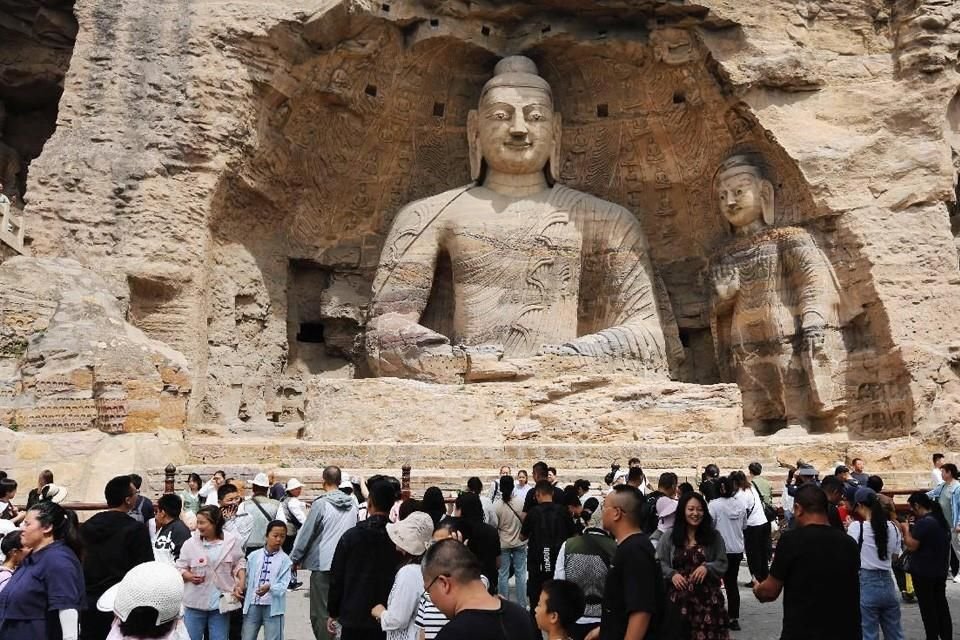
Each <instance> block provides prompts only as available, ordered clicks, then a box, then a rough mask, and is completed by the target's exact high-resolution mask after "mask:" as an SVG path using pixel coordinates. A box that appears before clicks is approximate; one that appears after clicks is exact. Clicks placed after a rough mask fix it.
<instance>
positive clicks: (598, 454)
mask: <svg viewBox="0 0 960 640" xmlns="http://www.w3.org/2000/svg"><path fill="white" fill-rule="evenodd" d="M187 444H188V454H189V459H190V461H191V463H198V464H207V465H214V466H216V465H218V464H229V463H230V462H233V461H238V460H256V461H258V462H259V463H260V464H265V465H272V466H288V467H322V466H323V465H325V464H327V463H334V464H338V465H340V466H342V467H347V468H349V467H356V468H362V467H371V466H374V465H371V462H373V461H376V465H375V466H377V467H378V468H391V469H392V468H400V467H401V466H403V465H404V464H410V465H411V466H414V467H423V468H437V469H450V470H454V469H473V468H490V467H498V466H499V464H501V463H504V464H510V465H512V466H514V467H520V466H525V465H530V464H532V463H533V462H535V461H537V460H545V461H547V462H548V463H549V464H552V465H553V466H556V467H557V468H558V469H559V468H566V469H570V468H578V469H591V468H596V469H609V465H610V463H611V462H612V461H614V460H616V461H619V462H620V463H621V464H625V463H626V461H627V460H628V459H630V458H631V457H634V456H636V457H639V458H640V459H641V460H642V461H643V464H644V467H650V468H654V469H673V468H688V469H702V468H703V466H704V465H706V464H709V463H715V464H718V465H720V467H721V468H724V467H726V468H740V467H745V466H746V465H747V464H749V463H750V462H752V461H754V460H759V461H761V462H762V461H773V460H785V459H786V460H791V459H792V460H796V459H797V457H807V458H809V457H810V456H809V455H807V456H803V455H802V454H807V453H810V454H814V455H816V456H817V457H818V458H821V459H825V460H830V461H831V462H832V461H836V460H843V459H845V458H846V457H847V453H848V450H850V449H851V448H853V446H854V445H852V444H851V443H850V442H847V441H839V440H826V441H824V442H823V443H811V442H806V443H803V444H802V445H795V444H792V443H776V442H766V441H762V440H759V439H756V440H752V441H751V442H745V443H712V442H709V441H706V440H698V441H692V442H670V443H664V442H655V443H646V442H637V443H634V444H591V443H553V444H542V443H534V442H515V443H513V442H512V443H509V444H502V443H495V444H489V445H483V444H462V445H458V444H453V445H451V444H447V443H430V442H422V443H421V442H382V443H359V444H358V443H353V442H350V443H329V442H313V441H307V440H297V439H270V440H266V439H262V438H261V439H256V438H240V437H224V438H220V437H217V438H211V437H191V438H189V439H188V443H187Z"/></svg>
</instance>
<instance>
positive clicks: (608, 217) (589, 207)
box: [366, 56, 667, 381]
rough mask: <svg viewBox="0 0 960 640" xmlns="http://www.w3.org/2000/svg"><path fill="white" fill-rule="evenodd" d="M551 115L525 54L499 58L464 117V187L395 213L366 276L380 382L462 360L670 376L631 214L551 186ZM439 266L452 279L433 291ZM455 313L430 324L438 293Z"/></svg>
mask: <svg viewBox="0 0 960 640" xmlns="http://www.w3.org/2000/svg"><path fill="white" fill-rule="evenodd" d="M560 134H561V120H560V114H559V113H557V112H556V111H555V109H554V102H553V94H552V91H551V88H550V85H549V84H548V83H547V82H546V80H544V79H543V78H542V77H541V76H540V75H539V74H538V72H537V68H536V65H535V64H534V63H533V62H532V61H531V60H529V59H528V58H525V57H520V56H513V57H509V58H505V59H504V60H502V61H500V63H499V64H497V66H496V70H495V73H494V76H493V78H492V79H491V80H489V81H488V82H487V83H486V85H485V86H484V87H483V90H482V92H481V95H480V102H479V107H478V109H476V110H474V111H471V112H470V114H469V116H468V122H467V135H468V144H469V150H470V165H471V173H472V177H473V179H474V182H473V183H471V184H469V185H467V186H464V187H460V188H457V189H454V190H452V191H448V192H446V193H441V194H439V195H435V196H431V197H428V198H425V199H423V200H419V201H416V202H413V203H411V204H408V205H406V206H404V207H403V208H402V209H401V210H400V211H399V213H398V214H397V216H396V218H395V219H394V221H393V224H392V226H391V228H390V231H389V233H388V235H387V238H386V242H385V244H384V247H383V252H382V254H381V258H380V263H379V267H378V270H377V273H376V276H375V278H374V283H373V296H372V301H371V305H370V317H369V320H368V323H367V333H366V350H367V359H368V363H369V365H370V368H371V370H372V371H373V373H374V374H375V375H378V376H396V377H405V378H414V379H419V380H429V381H449V380H455V379H457V376H463V375H464V374H465V373H466V371H467V369H468V368H469V367H470V366H471V365H470V363H471V360H474V359H478V358H488V359H489V358H495V359H497V360H498V361H503V362H509V361H510V360H511V359H522V358H531V357H532V358H536V357H538V356H556V357H561V358H563V357H567V356H569V357H578V358H586V359H602V358H619V359H629V360H633V361H635V362H639V363H642V366H643V367H644V368H645V369H646V370H648V371H651V372H655V373H656V374H657V375H665V374H666V371H667V353H666V347H665V340H664V331H663V327H662V324H661V316H660V311H659V309H658V306H657V300H656V298H655V289H654V282H655V280H654V278H655V276H654V274H653V269H652V266H651V263H650V259H649V255H648V249H647V243H646V240H645V238H644V234H643V231H642V229H641V227H640V224H639V223H638V221H637V219H636V217H635V216H634V215H633V214H631V213H630V212H629V211H627V210H626V209H624V208H623V207H620V206H618V205H616V204H614V203H611V202H607V201H605V200H601V199H599V198H596V197H594V196H591V195H589V194H586V193H582V192H580V191H576V190H574V189H570V188H568V187H565V186H563V185H561V184H559V183H557V182H556V180H557V174H558V173H559V172H560V170H561V167H562V164H561V162H560ZM438 264H442V265H446V268H447V269H448V270H449V273H450V284H449V286H448V287H446V289H445V290H444V291H443V292H439V291H436V289H437V288H438V287H437V286H436V284H437V283H436V281H435V279H436V278H435V276H436V272H437V270H438ZM438 297H446V298H447V299H448V303H449V305H450V306H451V307H452V310H451V311H450V313H449V314H448V317H446V318H445V319H443V320H442V321H437V322H435V321H431V320H430V319H429V318H430V316H431V309H432V308H433V307H434V306H436V305H435V304H434V303H435V299H436V298H438Z"/></svg>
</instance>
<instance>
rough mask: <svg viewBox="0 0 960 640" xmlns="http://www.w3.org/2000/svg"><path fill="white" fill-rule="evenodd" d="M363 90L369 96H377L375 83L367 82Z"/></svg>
mask: <svg viewBox="0 0 960 640" xmlns="http://www.w3.org/2000/svg"><path fill="white" fill-rule="evenodd" d="M363 92H364V93H365V94H367V95H368V96H371V97H373V98H376V97H377V85H374V84H368V85H367V88H366V89H364V90H363Z"/></svg>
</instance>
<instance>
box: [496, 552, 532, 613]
mask: <svg viewBox="0 0 960 640" xmlns="http://www.w3.org/2000/svg"><path fill="white" fill-rule="evenodd" d="M511 565H512V566H513V575H514V576H515V577H516V579H517V585H516V587H517V591H516V596H515V597H514V598H513V601H514V602H516V603H517V604H519V605H520V606H521V607H525V606H526V604H527V545H525V544H522V545H520V546H519V547H514V548H512V549H502V550H501V551H500V574H499V575H498V576H497V592H498V593H499V594H500V595H501V596H503V597H504V598H506V599H507V600H509V599H510V566H511Z"/></svg>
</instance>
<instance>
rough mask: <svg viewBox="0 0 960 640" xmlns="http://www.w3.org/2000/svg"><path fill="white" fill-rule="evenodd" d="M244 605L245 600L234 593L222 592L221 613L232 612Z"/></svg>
mask: <svg viewBox="0 0 960 640" xmlns="http://www.w3.org/2000/svg"><path fill="white" fill-rule="evenodd" d="M242 606H243V602H242V601H241V600H240V599H238V598H237V596H235V595H233V594H232V593H221V594H220V601H219V609H220V613H230V612H231V611H236V610H237V609H239V608H240V607H242Z"/></svg>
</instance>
